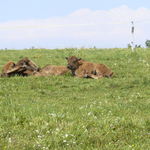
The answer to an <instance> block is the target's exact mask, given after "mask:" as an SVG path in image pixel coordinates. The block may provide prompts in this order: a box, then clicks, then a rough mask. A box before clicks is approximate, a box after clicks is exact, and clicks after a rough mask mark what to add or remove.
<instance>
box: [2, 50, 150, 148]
mask: <svg viewBox="0 0 150 150" xmlns="http://www.w3.org/2000/svg"><path fill="white" fill-rule="evenodd" d="M0 54H1V55H0V70H2V68H3V66H4V65H5V64H6V62H7V61H9V60H13V61H15V62H18V61H19V60H20V59H22V58H24V57H28V58H29V59H31V60H33V61H34V62H35V63H36V64H37V65H38V67H39V66H40V67H41V68H42V67H44V66H46V65H48V64H52V65H67V60H66V59H65V57H69V56H71V55H75V56H77V57H79V58H80V57H81V58H82V59H84V60H87V61H91V62H94V63H103V64H105V65H106V66H108V67H109V68H110V69H111V70H113V71H114V72H115V76H114V77H112V78H110V79H108V78H103V79H102V80H101V79H99V80H94V79H85V78H73V77H72V76H71V75H70V74H69V73H66V74H65V75H63V76H57V77H55V76H50V77H27V78H26V77H18V76H15V77H10V78H0V149H2V150H3V149H8V150H21V149H27V150H37V149H52V150H54V149H62V150H63V149H79V150H80V149H84V150H88V149H89V150H91V149H104V150H106V149H124V150H126V149H136V150H141V149H142V150H148V149H150V79H149V74H150V70H149V65H150V59H149V58H150V49H144V48H139V49H136V51H135V52H134V53H131V49H75V48H74V49H73V48H72V49H64V50H45V49H35V50H1V51H0Z"/></svg>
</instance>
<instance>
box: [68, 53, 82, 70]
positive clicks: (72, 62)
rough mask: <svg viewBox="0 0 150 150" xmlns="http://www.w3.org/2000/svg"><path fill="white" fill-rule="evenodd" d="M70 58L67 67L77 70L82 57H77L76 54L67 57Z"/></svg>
mask: <svg viewBox="0 0 150 150" xmlns="http://www.w3.org/2000/svg"><path fill="white" fill-rule="evenodd" d="M66 59H67V60H68V65H67V68H68V69H70V70H76V69H77V68H78V67H79V61H80V60H81V58H76V57H75V56H70V57H69V58H68V57H66Z"/></svg>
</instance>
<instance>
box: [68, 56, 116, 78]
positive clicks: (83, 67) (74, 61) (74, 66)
mask: <svg viewBox="0 0 150 150" xmlns="http://www.w3.org/2000/svg"><path fill="white" fill-rule="evenodd" d="M66 59H67V60H68V65H67V68H68V69H69V70H70V71H71V74H72V75H73V76H74V77H78V78H87V77H90V78H93V79H102V78H103V77H108V78H110V77H112V76H113V75H114V72H113V71H111V70H110V69H109V68H108V67H107V66H105V65H103V64H98V63H91V62H87V61H84V60H82V59H81V58H79V59H78V58H76V57H75V56H71V57H69V58H67V57H66Z"/></svg>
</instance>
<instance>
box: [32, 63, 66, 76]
mask: <svg viewBox="0 0 150 150" xmlns="http://www.w3.org/2000/svg"><path fill="white" fill-rule="evenodd" d="M67 71H68V68H67V67H66V66H55V65H48V66H45V67H43V68H42V69H40V70H39V71H35V72H33V75H32V76H44V77H47V76H51V75H55V76H58V75H63V74H64V73H66V72H67Z"/></svg>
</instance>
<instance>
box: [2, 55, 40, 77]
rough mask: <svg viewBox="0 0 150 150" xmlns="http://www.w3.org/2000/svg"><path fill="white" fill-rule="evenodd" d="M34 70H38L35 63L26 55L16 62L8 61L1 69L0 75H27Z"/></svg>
mask: <svg viewBox="0 0 150 150" xmlns="http://www.w3.org/2000/svg"><path fill="white" fill-rule="evenodd" d="M34 71H38V69H37V65H36V64H35V63H34V62H33V61H32V60H29V59H28V58H27V57H26V58H23V59H22V60H20V61H19V62H18V63H17V64H15V62H13V61H9V62H7V63H6V64H5V66H4V67H3V69H2V74H1V77H10V76H14V75H16V74H17V75H19V76H20V75H21V76H27V75H32V74H33V72H34Z"/></svg>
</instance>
